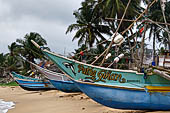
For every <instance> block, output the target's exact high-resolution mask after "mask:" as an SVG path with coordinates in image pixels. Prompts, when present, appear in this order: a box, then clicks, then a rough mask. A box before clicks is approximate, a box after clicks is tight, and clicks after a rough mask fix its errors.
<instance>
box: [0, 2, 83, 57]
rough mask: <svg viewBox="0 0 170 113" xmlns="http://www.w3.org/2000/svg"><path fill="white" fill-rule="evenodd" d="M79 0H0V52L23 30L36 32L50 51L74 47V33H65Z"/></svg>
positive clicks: (6, 49)
mask: <svg viewBox="0 0 170 113" xmlns="http://www.w3.org/2000/svg"><path fill="white" fill-rule="evenodd" d="M82 1H83V0H0V53H2V52H5V53H6V52H8V45H10V44H11V43H12V42H15V41H16V39H18V38H23V37H24V36H25V35H26V34H27V33H30V32H37V33H39V34H40V35H41V36H42V37H43V38H44V39H45V40H46V41H47V44H48V46H49V47H50V49H51V51H54V52H56V53H60V54H64V49H65V50H66V53H68V52H72V51H74V49H77V48H78V45H77V42H76V41H74V42H72V37H73V34H74V33H69V34H67V35H66V34H65V32H66V29H67V27H68V26H69V25H70V24H72V23H75V18H74V16H73V11H74V10H77V9H78V8H79V7H80V3H81V2H82Z"/></svg>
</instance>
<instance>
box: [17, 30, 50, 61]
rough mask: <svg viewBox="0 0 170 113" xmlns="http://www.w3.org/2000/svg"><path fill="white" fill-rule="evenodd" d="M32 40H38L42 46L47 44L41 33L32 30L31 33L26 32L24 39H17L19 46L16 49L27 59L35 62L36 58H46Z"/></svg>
mask: <svg viewBox="0 0 170 113" xmlns="http://www.w3.org/2000/svg"><path fill="white" fill-rule="evenodd" d="M31 40H34V41H36V42H37V43H38V44H39V45H40V46H44V45H47V42H46V40H45V39H43V38H42V37H41V35H40V34H38V33H34V32H31V33H30V34H26V35H25V37H24V39H17V40H16V42H17V46H16V48H15V51H17V52H18V53H19V54H20V55H21V56H23V57H25V58H26V59H27V60H29V61H31V62H34V59H37V58H40V59H42V58H44V55H43V54H42V52H41V51H39V49H37V48H36V47H35V46H34V45H33V44H32V42H31ZM16 49H17V50H16Z"/></svg>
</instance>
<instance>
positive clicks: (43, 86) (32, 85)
mask: <svg viewBox="0 0 170 113" xmlns="http://www.w3.org/2000/svg"><path fill="white" fill-rule="evenodd" d="M15 81H16V82H17V83H18V84H19V86H20V87H21V88H23V89H25V90H28V91H37V90H52V89H55V88H54V87H53V86H52V85H51V84H50V82H42V81H28V80H19V79H16V80H15Z"/></svg>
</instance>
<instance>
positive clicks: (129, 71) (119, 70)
mask: <svg viewBox="0 0 170 113" xmlns="http://www.w3.org/2000/svg"><path fill="white" fill-rule="evenodd" d="M42 51H44V52H47V53H50V54H52V55H55V56H58V57H61V58H63V59H67V60H69V61H72V62H75V63H78V64H82V65H86V66H90V67H95V68H99V69H103V70H109V71H116V72H124V73H126V72H128V73H135V74H137V75H143V73H139V72H137V71H133V70H121V69H111V68H105V67H100V66H95V65H92V64H86V63H83V62H79V61H77V60H73V59H69V58H67V57H64V56H62V55H59V54H56V53H54V52H51V51H48V50H47V49H42Z"/></svg>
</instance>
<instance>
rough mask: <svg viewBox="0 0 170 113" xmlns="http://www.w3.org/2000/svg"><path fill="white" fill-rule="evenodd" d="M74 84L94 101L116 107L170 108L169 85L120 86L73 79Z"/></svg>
mask: <svg viewBox="0 0 170 113" xmlns="http://www.w3.org/2000/svg"><path fill="white" fill-rule="evenodd" d="M75 84H76V85H77V86H78V87H79V88H80V89H81V90H82V92H83V93H85V94H86V95H87V96H88V97H90V98H91V99H93V100H94V101H96V102H98V103H100V104H102V105H105V106H108V107H111V108H118V109H134V110H170V87H169V86H145V87H141V86H140V87H139V86H136V87H134V86H130V85H127V86H120V85H113V84H109V83H104V84H101V83H100V84H99V83H90V82H82V81H75Z"/></svg>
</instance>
